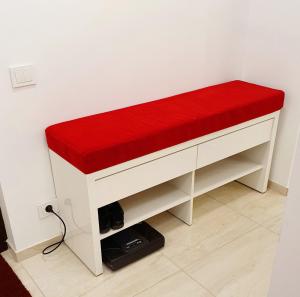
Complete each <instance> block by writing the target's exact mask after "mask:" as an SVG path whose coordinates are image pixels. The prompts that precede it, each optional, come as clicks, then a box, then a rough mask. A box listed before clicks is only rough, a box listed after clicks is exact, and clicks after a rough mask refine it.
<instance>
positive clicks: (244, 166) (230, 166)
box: [194, 155, 263, 197]
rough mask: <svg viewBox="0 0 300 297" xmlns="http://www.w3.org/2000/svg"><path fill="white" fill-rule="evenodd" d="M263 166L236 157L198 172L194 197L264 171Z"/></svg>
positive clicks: (239, 156)
mask: <svg viewBox="0 0 300 297" xmlns="http://www.w3.org/2000/svg"><path fill="white" fill-rule="evenodd" d="M262 167H263V166H262V165H260V164H256V163H254V162H253V161H250V160H247V159H246V158H245V157H243V156H242V155H236V156H233V157H230V158H227V159H224V160H222V161H219V162H216V163H214V164H212V165H208V166H205V167H203V168H200V169H198V170H197V171H196V174H195V188H194V197H197V196H200V195H202V194H204V193H207V192H209V191H211V190H213V189H216V188H218V187H221V186H223V185H225V184H227V183H229V182H232V181H234V180H236V179H239V178H241V177H243V176H246V175H248V174H250V173H253V172H256V171H258V170H260V169H262Z"/></svg>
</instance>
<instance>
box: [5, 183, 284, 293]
mask: <svg viewBox="0 0 300 297" xmlns="http://www.w3.org/2000/svg"><path fill="white" fill-rule="evenodd" d="M284 202H285V197H283V196H281V195H280V194H278V193H276V192H274V191H271V190H269V191H268V192H267V193H266V194H264V195H262V194H259V193H257V192H255V191H252V190H250V189H249V188H247V187H244V186H242V185H240V184H238V183H231V184H229V185H227V186H224V187H222V188H219V189H217V190H215V191H212V192H210V193H208V194H207V195H204V196H201V197H199V198H197V199H196V200H195V203H194V223H193V226H192V227H189V226H187V225H185V224H184V223H182V222H181V221H179V220H178V219H176V218H175V217H173V216H172V215H170V214H169V213H163V214H161V215H158V216H156V217H154V218H152V219H150V220H149V222H150V223H151V225H153V226H154V227H155V228H156V229H158V230H159V231H161V232H162V233H163V234H164V235H165V237H166V246H165V248H164V249H162V250H161V251H159V252H156V253H154V254H152V255H151V256H148V257H146V258H144V259H143V260H141V261H139V262H137V263H134V264H132V265H130V266H128V267H126V268H124V269H122V270H120V271H118V272H116V273H112V272H110V271H109V270H108V269H105V272H104V274H102V275H101V276H99V277H94V276H93V275H92V274H91V273H90V272H89V271H88V270H87V269H86V268H85V266H84V265H82V264H81V262H80V261H79V260H78V259H77V258H76V256H74V255H73V254H72V253H71V252H70V251H69V250H68V248H67V247H65V246H63V247H62V248H61V249H60V250H59V251H57V252H55V253H54V254H53V255H49V256H42V255H37V256H34V257H32V258H29V259H27V260H25V261H23V262H21V263H15V262H14V261H13V259H12V258H11V256H10V254H9V252H5V253H4V254H3V255H4V257H5V259H6V260H7V261H8V262H9V263H10V265H11V266H12V267H13V269H14V270H15V272H16V273H17V275H18V276H19V277H20V279H21V280H22V282H23V283H24V285H25V286H26V287H27V288H28V289H29V291H30V292H31V293H32V296H33V297H40V296H46V297H73V296H86V297H94V296H95V297H131V296H137V297H152V296H153V297H157V296H164V297H177V296H178V297H182V296H188V297H196V296H197V297H213V296H215V297H266V296H267V291H268V286H269V281H270V276H271V271H272V264H273V260H274V255H275V251H276V246H277V242H278V239H279V230H280V223H281V218H282V213H283V210H284Z"/></svg>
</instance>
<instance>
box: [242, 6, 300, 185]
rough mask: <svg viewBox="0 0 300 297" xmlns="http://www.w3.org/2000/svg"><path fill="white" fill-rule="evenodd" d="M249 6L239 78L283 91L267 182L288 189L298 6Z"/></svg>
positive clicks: (298, 113) (297, 96)
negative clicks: (284, 97)
mask: <svg viewBox="0 0 300 297" xmlns="http://www.w3.org/2000/svg"><path fill="white" fill-rule="evenodd" d="M249 4H250V5H249V15H248V18H246V19H245V23H246V30H245V34H244V36H245V37H244V54H243V61H244V64H243V74H242V78H243V79H244V80H248V81H251V82H256V83H259V84H263V85H269V86H271V87H276V88H281V89H283V90H286V102H285V108H284V110H283V112H282V114H281V118H280V123H279V131H278V137H277V145H276V148H275V154H274V160H273V165H272V171H271V177H270V179H271V180H272V181H274V182H276V183H279V184H281V185H283V186H285V187H288V185H289V180H290V169H291V165H292V160H293V155H294V150H295V144H296V139H297V131H298V127H299V123H300V88H299V78H300V55H299V53H300V29H299V28H300V18H299V9H300V4H299V1H282V0H265V1H260V0H251V1H250V2H249Z"/></svg>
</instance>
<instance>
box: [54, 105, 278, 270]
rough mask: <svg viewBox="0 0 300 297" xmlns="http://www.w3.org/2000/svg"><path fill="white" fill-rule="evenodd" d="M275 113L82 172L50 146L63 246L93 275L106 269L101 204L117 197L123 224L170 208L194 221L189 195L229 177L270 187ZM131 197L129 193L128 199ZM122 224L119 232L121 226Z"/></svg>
mask: <svg viewBox="0 0 300 297" xmlns="http://www.w3.org/2000/svg"><path fill="white" fill-rule="evenodd" d="M279 113H280V112H279V111H278V112H275V113H272V114H268V115H265V116H263V117H260V118H256V119H254V120H250V121H247V122H244V123H242V124H239V125H236V126H233V127H230V128H227V129H224V130H221V131H217V132H215V133H211V134H209V135H205V136H202V137H199V138H197V139H193V140H191V141H187V142H184V143H181V144H179V145H175V146H172V147H169V148H167V149H164V150H161V151H158V152H155V153H152V154H149V155H146V156H143V157H140V158H137V159H134V160H131V161H128V162H125V163H122V164H119V165H116V166H113V167H110V168H107V169H103V170H100V171H98V172H94V173H91V174H84V173H82V172H81V171H79V170H78V169H77V168H75V167H74V166H72V165H71V164H70V163H68V162H67V161H66V160H64V159H63V158H61V157H60V156H59V155H57V154H56V153H55V152H53V151H51V150H50V159H51V164H52V171H53V177H54V183H55V189H56V195H57V198H58V201H59V208H60V212H61V215H62V217H63V218H64V220H65V222H66V224H67V237H66V240H65V242H66V244H67V245H68V246H69V248H70V249H71V250H72V251H73V252H74V253H75V254H76V255H77V256H78V257H79V258H80V259H81V260H82V262H83V263H84V264H85V265H86V266H87V267H88V268H89V269H90V270H91V271H92V272H93V273H94V274H95V275H99V274H101V273H103V268H102V259H101V244H100V240H102V239H104V238H106V237H107V236H110V235H112V234H114V233H116V232H119V231H120V230H117V231H115V230H112V231H110V232H108V233H107V234H100V232H99V223H98V211H97V210H98V208H99V207H101V206H104V205H107V204H109V203H112V202H114V201H120V203H121V204H122V207H123V209H124V212H125V226H124V228H127V227H129V226H131V225H133V224H136V223H138V222H140V221H143V220H145V219H147V218H149V217H151V216H154V215H156V214H158V213H161V212H163V211H166V210H169V211H170V212H171V213H172V214H173V215H174V216H176V217H178V218H179V219H181V220H182V221H183V222H185V223H186V224H188V225H191V224H192V216H193V199H194V198H195V197H197V196H199V195H201V194H204V193H206V192H208V191H210V190H213V189H215V188H217V187H219V186H222V185H224V184H226V183H228V182H231V181H233V180H238V181H239V182H241V183H243V184H245V185H247V186H249V187H251V188H253V189H255V190H257V191H259V192H262V193H263V192H265V191H266V190H267V184H268V178H269V172H270V167H271V160H272V155H273V148H274V143H275V138H276V132H277V125H278V118H279ZM128 197H129V198H128ZM124 228H122V229H121V230H123V229H124Z"/></svg>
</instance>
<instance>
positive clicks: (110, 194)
mask: <svg viewBox="0 0 300 297" xmlns="http://www.w3.org/2000/svg"><path fill="white" fill-rule="evenodd" d="M196 158H197V147H196V146H194V147H191V148H188V149H185V150H182V151H180V152H177V153H174V154H170V155H167V156H165V157H162V158H159V159H156V160H153V161H151V162H148V163H145V164H142V165H139V166H136V167H133V168H130V169H127V170H124V171H121V172H118V173H116V174H113V175H110V176H107V177H104V178H99V179H96V180H95V181H93V182H92V183H91V184H90V185H89V191H90V194H91V195H92V197H93V199H95V201H96V204H97V205H98V207H100V206H103V205H106V204H108V203H112V202H114V201H117V200H120V199H122V198H125V197H128V196H130V195H133V194H135V193H138V192H140V191H143V190H146V189H148V188H151V187H153V186H156V185H158V184H161V183H163V182H166V181H168V180H170V179H173V178H176V177H178V176H181V175H184V174H186V173H188V172H191V171H193V170H195V167H196Z"/></svg>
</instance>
